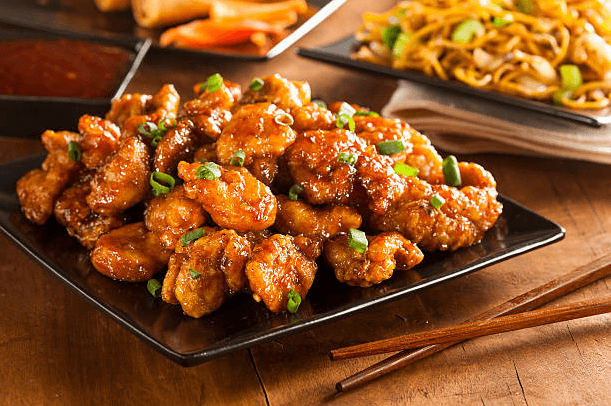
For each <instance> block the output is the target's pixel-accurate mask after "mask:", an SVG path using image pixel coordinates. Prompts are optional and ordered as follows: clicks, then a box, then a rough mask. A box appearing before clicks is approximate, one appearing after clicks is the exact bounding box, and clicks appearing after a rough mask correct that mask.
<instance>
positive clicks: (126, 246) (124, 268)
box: [91, 222, 172, 282]
mask: <svg viewBox="0 0 611 406" xmlns="http://www.w3.org/2000/svg"><path fill="white" fill-rule="evenodd" d="M171 254H172V251H171V250H169V249H167V248H165V247H164V246H163V244H162V243H161V240H160V239H159V237H157V235H156V234H155V233H153V232H150V231H148V230H147V229H146V227H145V225H144V223H143V222H138V223H132V224H128V225H125V226H123V227H120V228H115V229H114V230H111V231H109V232H108V233H106V234H104V235H103V236H101V237H100V238H99V239H98V241H97V242H96V244H95V247H94V249H93V250H92V251H91V263H92V264H93V267H94V268H95V269H96V270H97V271H98V272H100V273H101V274H103V275H106V276H108V277H111V278H113V279H118V280H121V281H126V282H143V281H147V280H149V279H151V277H153V275H155V274H156V273H157V272H159V271H161V270H162V269H163V268H164V267H165V266H166V264H167V263H168V261H169V260H170V255H171Z"/></svg>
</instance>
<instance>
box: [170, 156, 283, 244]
mask: <svg viewBox="0 0 611 406" xmlns="http://www.w3.org/2000/svg"><path fill="white" fill-rule="evenodd" d="M203 165H204V164H202V163H197V162H196V163H192V164H189V163H187V162H184V161H182V162H180V163H179V164H178V176H180V178H181V179H183V180H184V181H185V182H186V183H185V193H186V195H187V197H189V198H190V199H195V200H197V201H199V202H200V203H201V204H202V206H204V209H205V210H206V212H208V214H210V217H212V220H213V221H214V222H215V223H216V224H218V225H219V226H220V227H223V228H230V229H234V230H236V231H239V232H246V231H259V230H264V229H266V228H268V227H270V226H271V225H272V224H274V221H275V220H276V210H277V203H276V198H275V197H274V195H273V193H272V192H271V190H270V189H269V188H268V187H267V186H265V185H264V184H263V183H261V182H260V181H258V180H257V179H256V178H255V177H254V176H252V175H251V173H250V172H248V170H247V169H246V168H244V167H223V166H218V168H219V170H220V172H221V176H220V178H218V179H215V180H208V179H198V177H197V169H198V168H199V167H200V166H203Z"/></svg>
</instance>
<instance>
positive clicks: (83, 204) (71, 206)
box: [53, 174, 126, 249]
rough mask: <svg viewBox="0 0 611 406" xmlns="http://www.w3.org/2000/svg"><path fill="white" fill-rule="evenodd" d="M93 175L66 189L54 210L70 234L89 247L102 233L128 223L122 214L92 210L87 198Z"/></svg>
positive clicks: (87, 175)
mask: <svg viewBox="0 0 611 406" xmlns="http://www.w3.org/2000/svg"><path fill="white" fill-rule="evenodd" d="M91 176H92V175H91V174H86V175H84V176H81V179H79V181H78V182H77V183H76V184H74V185H72V186H70V187H69V188H67V189H66V190H64V192H63V193H62V194H61V196H60V197H59V198H58V199H57V201H56V202H55V208H54V212H53V213H54V215H55V219H56V220H57V221H58V222H59V223H60V224H62V225H63V226H64V227H66V231H68V234H69V235H71V236H73V237H76V238H77V239H78V241H79V243H81V245H83V246H84V247H86V248H87V249H92V248H93V247H94V246H95V243H96V241H97V240H98V238H100V236H101V235H103V234H105V233H107V232H109V231H110V230H112V229H115V228H119V227H121V226H123V225H125V223H126V218H125V217H124V216H122V215H120V214H117V215H111V216H104V215H101V214H98V213H95V212H94V211H93V210H91V208H90V207H89V205H88V204H87V199H86V198H87V195H88V194H89V193H90V192H91Z"/></svg>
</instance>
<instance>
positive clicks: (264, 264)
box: [246, 234, 317, 313]
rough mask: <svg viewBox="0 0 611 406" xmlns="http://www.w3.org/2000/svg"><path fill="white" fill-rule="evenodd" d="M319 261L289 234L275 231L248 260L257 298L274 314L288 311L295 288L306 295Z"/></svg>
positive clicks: (252, 284) (302, 295) (251, 281)
mask: <svg viewBox="0 0 611 406" xmlns="http://www.w3.org/2000/svg"><path fill="white" fill-rule="evenodd" d="M316 270H317V266H316V262H314V261H313V260H312V259H310V258H308V257H307V256H306V255H305V254H304V253H303V252H302V251H301V249H300V248H299V247H298V246H297V244H296V243H295V238H293V237H291V236H289V235H282V234H274V235H273V236H271V237H270V238H268V239H266V240H264V241H263V242H261V243H260V244H259V245H257V246H256V247H255V248H254V249H253V251H252V255H251V256H250V259H249V260H248V262H247V263H246V276H247V277H248V282H249V284H250V289H251V290H252V292H253V298H254V299H255V300H256V301H257V302H259V301H261V300H263V303H265V306H267V308H268V309H269V310H271V311H272V312H274V313H279V312H281V311H284V310H286V306H287V295H288V293H289V291H290V290H291V289H294V290H296V291H297V293H299V295H300V296H301V297H302V298H305V296H306V294H307V293H308V291H309V290H310V287H311V286H312V283H313V282H314V276H315V275H316Z"/></svg>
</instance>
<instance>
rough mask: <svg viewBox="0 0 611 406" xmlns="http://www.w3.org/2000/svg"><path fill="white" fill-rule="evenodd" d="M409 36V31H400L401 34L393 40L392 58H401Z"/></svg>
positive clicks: (410, 36) (410, 35)
mask: <svg viewBox="0 0 611 406" xmlns="http://www.w3.org/2000/svg"><path fill="white" fill-rule="evenodd" d="M411 38H412V34H410V33H409V32H402V33H401V34H399V36H398V37H397V40H396V41H395V45H394V46H393V47H392V56H393V57H394V58H396V59H399V58H401V55H403V50H404V49H405V45H407V43H408V42H409V40H410V39H411Z"/></svg>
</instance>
